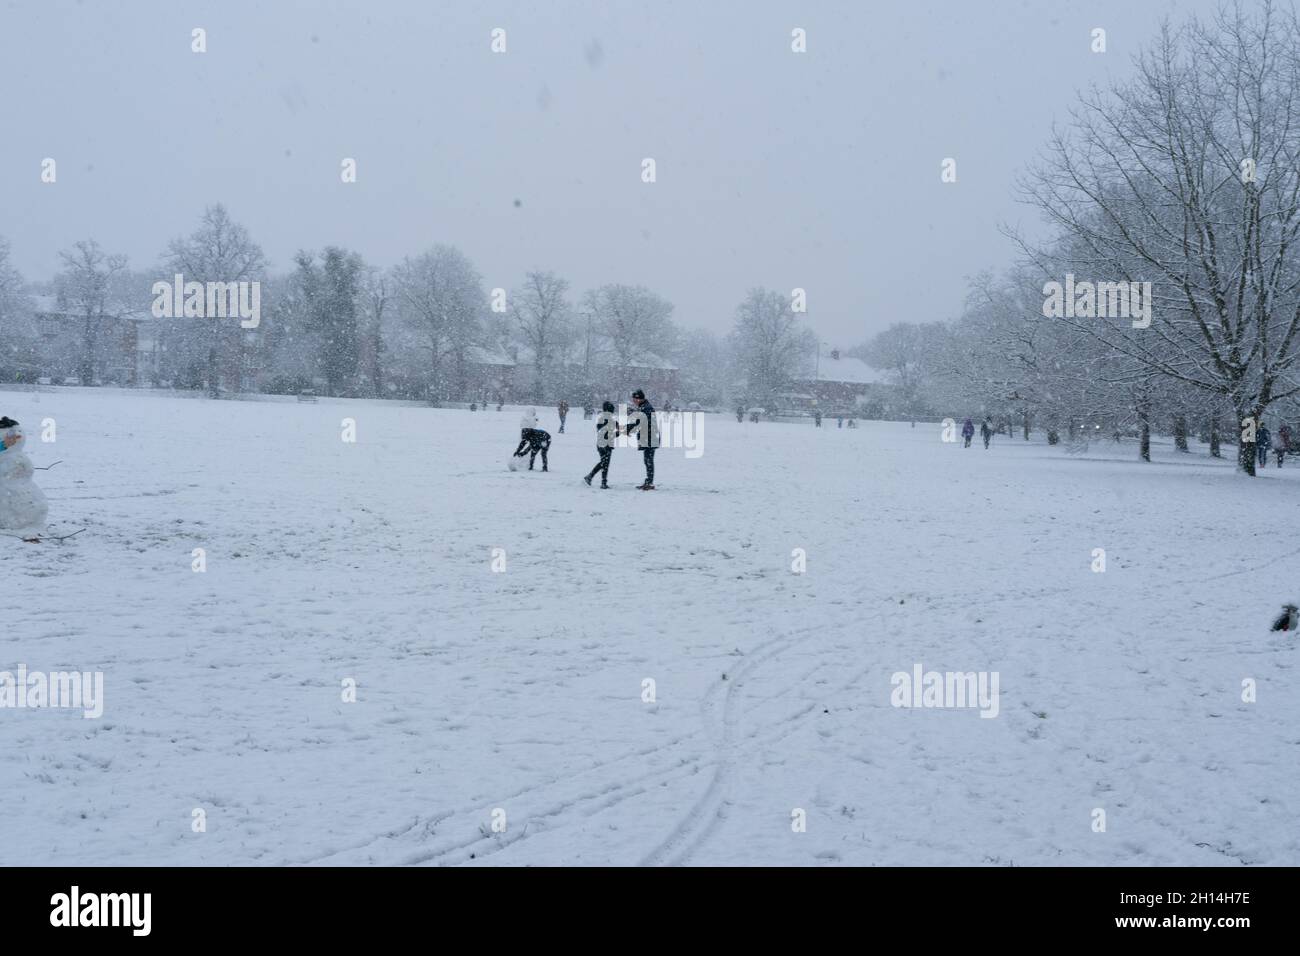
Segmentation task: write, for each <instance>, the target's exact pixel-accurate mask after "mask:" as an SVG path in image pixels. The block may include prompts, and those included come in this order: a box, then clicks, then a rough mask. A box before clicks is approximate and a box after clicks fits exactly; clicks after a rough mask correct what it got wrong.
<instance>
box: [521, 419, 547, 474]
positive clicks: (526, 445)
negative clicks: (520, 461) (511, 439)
mask: <svg viewBox="0 0 1300 956" xmlns="http://www.w3.org/2000/svg"><path fill="white" fill-rule="evenodd" d="M537 424H538V422H537V412H536V411H535V410H533V409H531V408H530V409H528V411H527V412H525V413H524V416H523V418H521V419H520V421H519V447H518V448H516V449H515V457H516V458H523V457H524V455H525V454H526V453H527V452H532V454H530V455H528V470H529V471H532V470H533V462H535V461H536V460H537V453H538V452H541V454H542V471H546V470H547V467H546V466H547V462H546V452H547V450H548V449H549V448H550V447H551V433H550V432H548V431H546V430H545V429H544V428H538V427H537Z"/></svg>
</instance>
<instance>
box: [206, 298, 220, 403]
mask: <svg viewBox="0 0 1300 956" xmlns="http://www.w3.org/2000/svg"><path fill="white" fill-rule="evenodd" d="M220 334H221V327H220V326H218V325H217V320H216V319H215V318H214V319H212V325H211V327H210V328H209V330H208V395H210V396H211V397H212V398H220V397H221V354H220V349H219V341H218V338H217V337H218V336H219V335H220Z"/></svg>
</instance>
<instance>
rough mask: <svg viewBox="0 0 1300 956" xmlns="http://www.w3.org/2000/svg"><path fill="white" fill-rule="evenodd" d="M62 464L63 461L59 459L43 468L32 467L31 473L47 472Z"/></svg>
mask: <svg viewBox="0 0 1300 956" xmlns="http://www.w3.org/2000/svg"><path fill="white" fill-rule="evenodd" d="M62 463H63V459H62V458H60V459H59V460H58V461H52V462H50V463H49V464H48V465H45V466H44V467H37V466H35V465H33V466H32V471H49V470H50V469H51V468H53V467H54V466H55V465H61V464H62Z"/></svg>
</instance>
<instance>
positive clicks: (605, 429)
mask: <svg viewBox="0 0 1300 956" xmlns="http://www.w3.org/2000/svg"><path fill="white" fill-rule="evenodd" d="M617 437H618V419H617V418H616V417H615V415H614V403H613V402H606V403H605V404H604V405H602V406H601V413H600V414H599V415H597V416H596V454H598V455H600V461H598V462H596V467H595V468H593V469H591V471H589V472H587V474H586V477H584V478H583V479H582V480H583V481H585V482H586V483H587V484H591V479H593V478H595V477H596V472H600V487H602V488H608V487H609V459H610V456H611V455H613V454H614V439H615V438H617Z"/></svg>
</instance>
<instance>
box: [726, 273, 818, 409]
mask: <svg viewBox="0 0 1300 956" xmlns="http://www.w3.org/2000/svg"><path fill="white" fill-rule="evenodd" d="M729 342H730V345H731V350H732V355H733V360H734V362H735V365H736V373H737V374H738V375H739V376H741V377H743V379H744V381H745V399H746V401H749V402H758V403H762V404H763V405H766V406H768V407H775V405H776V395H777V393H778V392H781V391H783V390H785V389H786V388H788V387H789V385H790V383H791V381H792V380H793V379H795V378H797V377H798V376H800V375H803V374H805V373H806V372H807V371H808V370H809V366H810V365H811V362H812V358H813V356H814V355H815V354H816V352H815V350H816V349H817V337H816V335H814V333H813V332H812V330H810V329H808V328H806V327H804V326H803V325H801V324H800V323H799V317H798V315H797V314H796V313H795V312H794V311H793V310H792V309H791V308H790V300H789V298H788V297H786V296H784V295H782V294H781V293H779V292H772V291H769V290H767V289H761V288H759V289H751V290H750V291H749V294H748V295H746V296H745V299H744V301H743V302H741V303H740V305H739V306H737V307H736V320H735V325H734V326H733V327H732V331H731V336H730V338H729Z"/></svg>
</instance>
